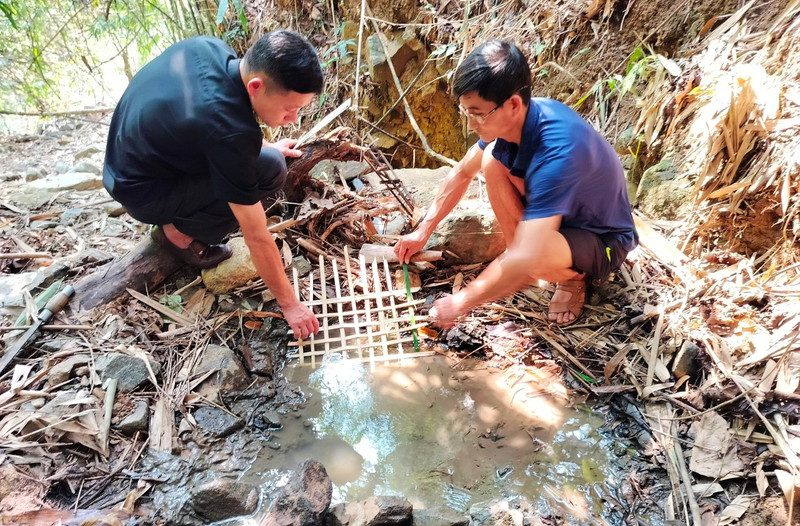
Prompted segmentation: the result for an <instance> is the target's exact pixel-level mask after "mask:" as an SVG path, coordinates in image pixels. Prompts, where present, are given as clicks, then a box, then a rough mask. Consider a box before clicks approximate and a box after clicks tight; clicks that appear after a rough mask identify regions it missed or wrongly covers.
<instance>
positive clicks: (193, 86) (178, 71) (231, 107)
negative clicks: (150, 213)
mask: <svg viewBox="0 0 800 526" xmlns="http://www.w3.org/2000/svg"><path fill="white" fill-rule="evenodd" d="M239 62H240V61H239V59H238V58H237V56H236V53H235V52H234V51H233V50H232V49H231V48H230V47H229V46H228V45H226V44H225V43H224V42H223V41H222V40H219V39H217V38H211V37H194V38H190V39H188V40H184V41H182V42H179V43H177V44H173V45H172V46H170V47H169V48H167V50H166V51H164V53H162V54H161V55H159V56H158V57H156V58H155V59H154V60H153V61H152V62H149V63H148V64H147V65H145V66H144V67H143V68H142V69H141V70H140V71H139V72H138V73H136V75H135V76H134V77H133V79H132V80H131V82H130V84H129V85H128V88H127V89H126V90H125V93H124V94H123V95H122V97H121V98H120V101H119V103H118V104H117V107H116V108H115V109H114V116H113V117H112V119H111V127H110V130H109V134H108V143H107V145H106V158H105V166H104V168H103V181H104V184H105V186H106V188H107V189H108V190H109V192H110V193H111V195H112V196H113V197H115V198H116V199H117V200H119V201H120V202H121V203H123V204H124V205H127V206H137V205H142V204H144V203H147V202H149V201H151V200H153V199H156V198H159V197H162V196H164V195H166V194H167V193H169V191H170V189H171V188H172V187H173V185H175V184H176V183H177V182H178V180H187V179H188V180H189V181H191V183H192V184H203V185H206V186H207V187H208V188H209V191H210V192H213V194H214V196H215V197H216V198H217V199H219V200H223V201H226V202H231V203H237V204H242V205H250V204H253V203H256V202H258V200H259V195H260V193H259V191H258V188H259V185H260V184H261V181H260V179H259V178H260V175H259V173H258V171H257V170H256V160H257V158H258V155H259V153H260V152H261V139H262V135H261V128H260V127H259V125H258V122H257V121H256V119H255V116H254V115H253V109H252V106H251V104H250V98H249V96H248V94H247V89H246V88H245V86H244V82H243V81H242V77H241V75H240V73H239Z"/></svg>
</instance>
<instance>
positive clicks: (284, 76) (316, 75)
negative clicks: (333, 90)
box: [244, 29, 323, 93]
mask: <svg viewBox="0 0 800 526" xmlns="http://www.w3.org/2000/svg"><path fill="white" fill-rule="evenodd" d="M244 64H245V68H247V70H248V71H249V72H251V73H264V74H266V75H267V76H268V77H269V78H271V79H272V80H273V81H275V82H276V83H277V84H278V85H279V86H280V87H281V88H283V89H285V90H287V91H294V92H296V93H320V92H321V91H322V85H323V80H322V66H320V63H319V56H318V55H317V51H316V50H315V49H314V46H312V45H311V42H309V41H308V40H306V38H305V37H303V36H302V35H300V34H299V33H296V32H294V31H288V30H285V29H279V30H276V31H270V32H269V33H267V34H266V35H264V36H263V37H261V38H259V39H258V41H257V42H256V43H255V44H253V46H252V47H251V48H250V49H248V50H247V52H246V53H245V54H244Z"/></svg>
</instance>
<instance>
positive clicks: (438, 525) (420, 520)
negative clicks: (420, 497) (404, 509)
mask: <svg viewBox="0 0 800 526" xmlns="http://www.w3.org/2000/svg"><path fill="white" fill-rule="evenodd" d="M412 524H413V525H414V526H443V525H445V524H446V525H448V526H469V517H467V516H466V515H464V514H461V513H458V512H457V511H455V510H454V509H452V508H449V507H447V506H437V507H435V508H429V509H424V510H417V509H415V510H414V511H413V522H412Z"/></svg>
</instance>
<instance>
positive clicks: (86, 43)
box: [0, 0, 243, 113]
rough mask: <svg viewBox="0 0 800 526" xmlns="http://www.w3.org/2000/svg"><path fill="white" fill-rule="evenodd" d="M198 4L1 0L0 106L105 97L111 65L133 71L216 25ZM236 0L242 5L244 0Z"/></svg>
mask: <svg viewBox="0 0 800 526" xmlns="http://www.w3.org/2000/svg"><path fill="white" fill-rule="evenodd" d="M198 5H200V4H199V3H197V2H194V1H193V0H110V1H103V2H100V1H98V0H93V1H80V2H76V1H74V0H25V1H24V2H22V1H19V0H0V11H2V13H3V16H0V111H2V112H35V113H40V112H49V111H61V110H67V109H75V108H76V107H77V108H81V107H82V105H85V104H87V103H89V102H90V101H91V100H92V98H91V96H90V95H95V96H96V97H97V98H106V99H107V98H108V97H107V95H108V94H109V89H108V87H107V84H108V75H111V74H112V73H113V72H114V71H116V72H121V71H123V70H124V71H125V74H127V75H128V76H130V75H132V74H133V73H135V71H136V70H137V69H138V68H139V67H141V66H142V65H143V64H145V63H146V62H147V61H149V60H150V59H152V58H153V57H154V56H155V55H156V54H157V53H159V52H161V51H162V50H164V49H165V48H166V47H167V46H169V45H170V44H172V43H174V42H177V41H179V40H182V39H184V38H188V37H190V36H192V35H197V34H214V33H215V32H216V26H215V25H214V12H213V11H210V10H208V8H204V9H200V8H199V7H198ZM234 5H238V6H239V7H240V9H239V11H240V12H242V13H243V10H242V9H241V0H234ZM6 21H7V22H6ZM117 75H118V76H119V73H117ZM104 95H105V97H104Z"/></svg>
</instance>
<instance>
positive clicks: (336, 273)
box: [331, 258, 347, 347]
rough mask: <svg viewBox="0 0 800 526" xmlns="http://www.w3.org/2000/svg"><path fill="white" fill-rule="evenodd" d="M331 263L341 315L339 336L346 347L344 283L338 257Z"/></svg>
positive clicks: (342, 344) (337, 309) (337, 307)
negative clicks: (340, 274) (337, 262)
mask: <svg viewBox="0 0 800 526" xmlns="http://www.w3.org/2000/svg"><path fill="white" fill-rule="evenodd" d="M331 264H332V266H333V286H334V287H335V288H336V299H337V301H336V312H337V314H338V317H339V327H340V328H339V336H341V340H342V343H341V347H345V346H346V345H347V340H346V339H345V333H344V312H343V311H342V302H341V301H340V300H341V299H342V284H341V283H340V281H339V269H338V268H337V266H336V258H334V259H332V260H331Z"/></svg>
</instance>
